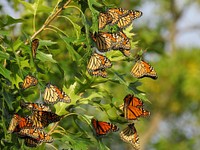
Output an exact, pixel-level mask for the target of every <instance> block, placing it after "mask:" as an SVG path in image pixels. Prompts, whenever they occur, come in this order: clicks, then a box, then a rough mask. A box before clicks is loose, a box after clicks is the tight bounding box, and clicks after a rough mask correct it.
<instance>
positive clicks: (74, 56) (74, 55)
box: [60, 35, 81, 61]
mask: <svg viewBox="0 0 200 150" xmlns="http://www.w3.org/2000/svg"><path fill="white" fill-rule="evenodd" d="M60 37H61V38H62V39H63V40H64V42H65V43H66V48H67V49H68V51H69V53H70V55H71V57H72V60H73V61H76V60H80V59H81V55H79V53H77V52H76V50H75V49H74V48H73V47H72V46H71V45H70V43H69V41H68V38H67V37H64V36H62V35H60Z"/></svg>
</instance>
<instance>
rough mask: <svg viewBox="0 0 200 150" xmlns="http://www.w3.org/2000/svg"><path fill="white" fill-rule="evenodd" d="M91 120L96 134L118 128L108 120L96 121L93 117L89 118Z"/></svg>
mask: <svg viewBox="0 0 200 150" xmlns="http://www.w3.org/2000/svg"><path fill="white" fill-rule="evenodd" d="M91 122H92V126H93V128H94V130H95V133H96V135H97V136H102V135H106V134H107V133H109V132H110V131H113V132H116V131H118V130H119V128H118V127H117V126H116V125H113V124H111V123H109V122H103V121H98V120H96V119H94V118H93V119H92V120H91Z"/></svg>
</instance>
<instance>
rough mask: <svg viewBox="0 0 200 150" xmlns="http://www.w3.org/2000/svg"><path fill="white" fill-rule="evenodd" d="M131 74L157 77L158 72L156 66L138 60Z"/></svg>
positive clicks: (139, 76)
mask: <svg viewBox="0 0 200 150" xmlns="http://www.w3.org/2000/svg"><path fill="white" fill-rule="evenodd" d="M131 75H133V76H134V77H136V78H143V77H149V78H152V79H157V78H158V76H157V73H156V71H155V70H154V68H153V67H152V66H151V65H150V64H149V63H147V62H145V61H144V60H138V61H137V62H136V63H135V65H134V66H133V68H132V69H131Z"/></svg>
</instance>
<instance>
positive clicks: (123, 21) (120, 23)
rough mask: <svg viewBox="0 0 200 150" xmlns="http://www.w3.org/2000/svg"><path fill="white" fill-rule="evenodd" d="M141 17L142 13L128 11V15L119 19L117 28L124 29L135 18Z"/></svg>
mask: <svg viewBox="0 0 200 150" xmlns="http://www.w3.org/2000/svg"><path fill="white" fill-rule="evenodd" d="M141 16H142V12H141V11H139V10H130V11H129V13H128V15H126V16H124V17H121V18H120V19H119V20H118V22H117V26H118V27H119V28H121V29H122V28H126V27H128V26H129V25H130V24H131V23H132V21H133V20H134V19H136V18H139V17H141Z"/></svg>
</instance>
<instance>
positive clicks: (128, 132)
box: [87, 8, 158, 150]
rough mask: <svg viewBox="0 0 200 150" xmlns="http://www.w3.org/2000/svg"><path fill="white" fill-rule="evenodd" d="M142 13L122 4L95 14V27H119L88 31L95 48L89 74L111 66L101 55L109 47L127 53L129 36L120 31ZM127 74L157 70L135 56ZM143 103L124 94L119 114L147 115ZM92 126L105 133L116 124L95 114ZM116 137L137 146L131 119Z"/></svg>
mask: <svg viewBox="0 0 200 150" xmlns="http://www.w3.org/2000/svg"><path fill="white" fill-rule="evenodd" d="M141 16H142V12H141V11H138V10H125V9H122V8H110V9H108V10H107V11H106V12H105V13H100V14H99V30H102V29H104V28H105V26H106V25H117V27H118V28H119V29H120V30H119V32H116V33H110V32H98V33H94V34H93V35H91V37H92V39H93V41H94V42H95V43H96V47H97V48H96V49H95V52H94V53H93V54H92V55H91V57H90V59H89V62H88V65H87V70H88V72H89V74H91V75H94V76H101V77H104V78H105V77H106V76H107V72H106V70H105V69H106V68H110V67H112V63H111V61H110V60H109V59H108V58H107V57H106V56H104V55H103V53H105V52H108V51H110V50H119V51H120V52H122V54H123V55H124V56H127V57H128V56H130V54H131V53H130V49H131V44H130V41H129V38H128V37H127V36H126V34H124V33H123V31H122V30H123V29H124V28H126V27H127V26H129V25H130V24H131V23H132V21H133V20H134V19H136V18H139V17H141ZM131 75H132V76H134V77H136V78H138V79H140V78H143V77H149V78H152V79H157V78H158V77H157V73H156V71H155V70H154V68H153V67H152V66H151V65H150V64H149V63H147V62H146V61H144V60H143V59H141V58H139V59H136V63H135V64H134V66H133V67H132V69H131ZM143 106H144V103H143V101H141V100H140V99H139V98H137V97H135V96H134V95H131V94H128V95H127V96H126V97H125V98H124V104H123V105H121V107H120V109H121V110H122V111H123V114H121V116H122V117H124V118H125V119H127V120H137V119H138V118H139V117H147V116H150V112H149V111H147V110H145V109H144V108H143ZM91 123H92V125H93V128H94V129H95V132H96V135H97V136H102V135H106V134H107V133H109V132H116V131H118V130H119V128H118V127H117V126H116V125H114V124H111V123H109V122H104V121H98V120H96V119H95V118H93V119H92V120H91ZM119 135H120V137H121V139H122V140H123V141H125V142H127V143H130V144H131V145H132V146H133V147H134V149H136V150H138V149H140V144H139V136H138V134H137V130H136V128H135V126H134V123H133V122H132V123H130V124H128V126H127V127H126V128H125V129H123V130H122V131H120V134H119Z"/></svg>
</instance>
